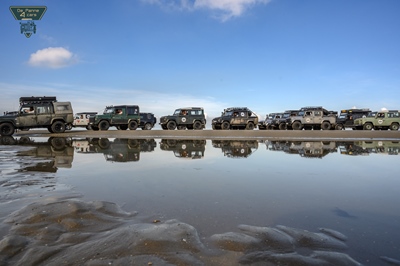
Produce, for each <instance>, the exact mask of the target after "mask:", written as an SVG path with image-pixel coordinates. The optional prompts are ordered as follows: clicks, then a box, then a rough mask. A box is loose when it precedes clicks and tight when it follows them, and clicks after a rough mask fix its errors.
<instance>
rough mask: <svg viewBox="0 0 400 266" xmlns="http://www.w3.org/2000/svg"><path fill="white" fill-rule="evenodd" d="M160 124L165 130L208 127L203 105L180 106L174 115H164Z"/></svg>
mask: <svg viewBox="0 0 400 266" xmlns="http://www.w3.org/2000/svg"><path fill="white" fill-rule="evenodd" d="M160 125H161V128H162V129H164V130H166V129H168V130H174V129H175V128H177V129H178V130H184V129H194V130H200V129H203V128H205V127H206V118H205V116H204V110H203V108H202V107H186V108H179V109H176V110H175V112H174V114H173V115H167V116H162V117H161V118H160Z"/></svg>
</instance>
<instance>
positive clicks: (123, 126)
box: [119, 125, 128, 130]
mask: <svg viewBox="0 0 400 266" xmlns="http://www.w3.org/2000/svg"><path fill="white" fill-rule="evenodd" d="M127 129H128V125H120V126H119V130H127Z"/></svg>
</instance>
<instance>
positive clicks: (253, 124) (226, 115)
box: [211, 107, 258, 130]
mask: <svg viewBox="0 0 400 266" xmlns="http://www.w3.org/2000/svg"><path fill="white" fill-rule="evenodd" d="M211 125H212V128H213V129H223V130H228V129H248V130H253V129H255V128H257V125H258V116H257V115H256V114H255V113H253V112H252V111H251V110H250V109H248V108H247V107H231V108H227V109H225V110H224V111H223V112H222V113H221V116H220V117H216V118H214V119H213V120H212V123H211Z"/></svg>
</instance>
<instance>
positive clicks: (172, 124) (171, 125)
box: [167, 120, 176, 130]
mask: <svg viewBox="0 0 400 266" xmlns="http://www.w3.org/2000/svg"><path fill="white" fill-rule="evenodd" d="M167 128H168V130H175V128H176V122H175V121H172V120H171V121H168V123H167Z"/></svg>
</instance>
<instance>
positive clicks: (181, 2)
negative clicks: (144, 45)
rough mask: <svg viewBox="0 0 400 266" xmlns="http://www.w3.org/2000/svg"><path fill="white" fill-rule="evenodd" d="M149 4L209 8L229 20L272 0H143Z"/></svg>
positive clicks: (181, 8)
mask: <svg viewBox="0 0 400 266" xmlns="http://www.w3.org/2000/svg"><path fill="white" fill-rule="evenodd" d="M142 1H143V2H145V3H148V4H156V5H158V6H161V7H163V8H172V9H176V10H190V11H194V10H199V9H208V10H211V11H213V12H215V16H216V17H217V18H218V19H220V20H222V21H227V20H229V19H231V18H234V17H239V16H241V15H243V13H244V12H245V11H246V10H247V9H248V8H249V7H251V6H254V5H256V4H267V3H269V2H271V1H272V0H195V1H194V2H192V1H188V0H167V1H162V0H142Z"/></svg>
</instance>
